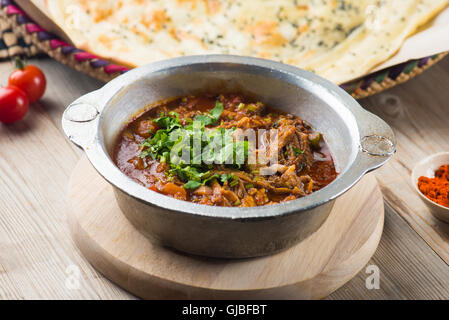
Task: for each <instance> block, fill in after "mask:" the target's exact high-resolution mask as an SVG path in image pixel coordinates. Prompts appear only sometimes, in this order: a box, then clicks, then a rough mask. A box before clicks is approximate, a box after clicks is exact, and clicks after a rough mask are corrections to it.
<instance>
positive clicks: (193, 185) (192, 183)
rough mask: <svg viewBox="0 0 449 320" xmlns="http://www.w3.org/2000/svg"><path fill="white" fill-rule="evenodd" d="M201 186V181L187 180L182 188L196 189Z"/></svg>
mask: <svg viewBox="0 0 449 320" xmlns="http://www.w3.org/2000/svg"><path fill="white" fill-rule="evenodd" d="M199 186H201V182H198V181H193V180H189V181H188V182H187V183H185V184H184V189H196V188H198V187H199Z"/></svg>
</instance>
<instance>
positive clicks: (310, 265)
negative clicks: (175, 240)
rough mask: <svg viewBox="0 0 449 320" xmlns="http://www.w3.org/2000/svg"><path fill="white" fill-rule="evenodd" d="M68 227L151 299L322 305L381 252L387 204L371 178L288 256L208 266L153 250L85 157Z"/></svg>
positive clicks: (107, 269)
mask: <svg viewBox="0 0 449 320" xmlns="http://www.w3.org/2000/svg"><path fill="white" fill-rule="evenodd" d="M67 202H68V210H67V214H68V221H69V225H70V227H71V230H72V235H73V238H74V240H75V242H76V244H77V245H78V248H79V249H80V250H81V252H82V253H83V254H84V256H85V257H86V258H87V259H88V260H89V261H90V262H91V263H92V264H93V265H94V266H95V267H96V268H97V269H98V270H99V271H100V272H101V273H102V274H104V275H106V276H107V277H108V278H109V279H111V280H113V281H114V282H115V283H118V284H120V286H122V287H123V288H125V289H127V290H128V291H130V292H132V293H134V294H136V295H138V296H139V297H142V298H146V299H155V298H165V299H210V298H214V299H317V298H322V297H325V296H327V295H329V293H331V292H333V291H334V290H335V289H337V288H339V287H340V286H342V285H343V284H344V283H346V282H347V281H348V280H350V279H351V278H352V277H354V276H355V275H356V274H357V273H358V272H359V271H360V270H361V269H362V268H363V267H364V266H365V264H366V263H367V262H368V261H369V259H370V258H371V256H372V255H373V254H374V252H375V251H376V248H377V245H378V243H379V240H380V237H381V234H382V229H383V224H384V203H383V199H382V194H381V192H380V189H379V186H378V184H377V182H376V179H375V177H374V176H373V175H367V176H366V177H364V178H363V179H362V181H360V182H359V183H358V184H357V185H356V186H355V187H354V188H352V189H351V190H350V191H348V192H347V193H346V194H344V195H343V196H342V197H340V198H339V199H338V200H337V201H336V203H335V205H334V207H333V209H332V212H331V213H330V215H329V217H328V219H327V220H326V222H325V223H324V224H323V225H322V226H321V227H320V229H319V230H318V231H317V232H315V233H314V234H313V235H311V236H310V237H308V238H307V239H305V240H303V241H301V242H300V243H298V244H297V245H295V246H293V247H292V248H289V249H288V250H285V251H283V252H280V253H277V254H274V255H270V256H265V257H260V258H253V259H236V260H231V259H207V258H201V257H195V256H192V255H186V254H182V253H179V252H176V251H174V250H170V249H166V248H163V247H160V246H155V245H152V244H151V242H150V241H149V240H148V239H146V238H145V237H144V236H143V235H142V234H140V233H139V232H138V231H137V230H136V229H135V228H134V227H133V226H132V225H131V223H130V222H129V221H128V220H127V219H126V218H125V216H124V215H123V214H122V212H121V210H120V208H119V206H118V204H117V202H116V200H115V196H114V192H113V189H112V186H111V185H110V184H109V183H108V182H107V181H105V180H104V179H103V177H101V176H100V175H99V174H98V172H97V171H96V170H95V169H94V168H93V167H92V165H91V164H90V162H89V160H87V158H86V157H85V156H84V157H82V158H81V160H80V161H79V162H78V164H77V165H76V167H75V169H74V170H73V173H72V176H71V178H70V182H69V189H68V195H67Z"/></svg>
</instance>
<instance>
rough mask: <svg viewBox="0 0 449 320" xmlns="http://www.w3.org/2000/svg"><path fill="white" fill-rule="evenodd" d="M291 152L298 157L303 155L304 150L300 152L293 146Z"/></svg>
mask: <svg viewBox="0 0 449 320" xmlns="http://www.w3.org/2000/svg"><path fill="white" fill-rule="evenodd" d="M292 150H293V151H294V152H295V156H299V155H300V154H303V153H304V150H301V149H299V148H296V147H293V146H292Z"/></svg>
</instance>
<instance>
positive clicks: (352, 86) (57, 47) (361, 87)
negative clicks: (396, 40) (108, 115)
mask: <svg viewBox="0 0 449 320" xmlns="http://www.w3.org/2000/svg"><path fill="white" fill-rule="evenodd" d="M0 1H1V2H0V32H1V33H0V35H1V37H0V59H2V58H9V57H11V56H14V55H25V56H32V55H36V54H39V53H46V54H48V55H49V56H51V57H53V58H54V59H56V60H58V61H60V62H62V63H64V64H66V65H68V66H70V67H72V68H74V69H76V70H79V71H81V72H84V73H87V74H89V75H90V76H92V77H94V78H97V79H100V80H103V81H109V80H111V79H113V78H115V77H117V76H119V75H120V74H122V73H123V72H126V71H128V70H129V69H128V68H127V67H125V66H121V65H117V64H114V63H113V62H111V61H107V60H104V59H102V58H100V57H98V56H96V55H94V54H92V53H89V52H86V51H83V50H81V49H79V48H76V47H74V46H72V45H70V44H68V43H66V42H64V41H62V40H60V39H59V38H58V37H57V36H55V35H53V34H51V33H49V32H47V31H46V30H44V29H43V28H42V27H40V26H39V25H37V24H36V23H34V22H33V21H32V20H31V19H30V18H29V17H28V16H27V15H26V14H25V13H24V12H23V11H22V10H21V9H20V8H19V7H18V6H17V5H16V4H15V3H14V1H13V0H0ZM446 55H447V52H444V53H441V54H437V55H434V56H431V57H425V58H422V59H417V60H411V61H407V62H405V63H402V64H399V65H396V66H393V67H391V68H388V69H385V70H381V71H378V72H375V73H373V74H369V75H367V76H364V77H363V78H360V79H357V80H353V81H350V82H348V83H345V84H343V85H341V87H342V88H343V89H345V90H346V91H347V92H348V93H350V94H351V95H352V96H353V97H354V98H356V99H360V98H364V97H367V96H370V95H373V94H375V93H378V92H381V91H384V90H386V89H389V88H391V87H394V86H396V85H398V84H400V83H403V82H405V81H408V80H410V79H411V78H413V77H415V76H417V75H418V74H420V73H422V72H423V71H424V70H426V69H428V68H429V67H431V66H432V65H434V64H435V63H437V62H438V61H440V60H441V59H443V58H444V57H445V56H446Z"/></svg>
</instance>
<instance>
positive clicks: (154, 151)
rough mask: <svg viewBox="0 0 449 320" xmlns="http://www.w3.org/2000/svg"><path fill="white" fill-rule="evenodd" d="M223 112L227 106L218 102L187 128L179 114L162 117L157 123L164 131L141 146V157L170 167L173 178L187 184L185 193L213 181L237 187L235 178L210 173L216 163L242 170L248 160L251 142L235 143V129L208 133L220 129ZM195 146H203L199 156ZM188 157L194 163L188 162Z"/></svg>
mask: <svg viewBox="0 0 449 320" xmlns="http://www.w3.org/2000/svg"><path fill="white" fill-rule="evenodd" d="M222 112H223V104H222V103H220V102H219V101H217V102H216V104H215V107H214V108H213V109H212V110H210V112H209V113H207V114H201V115H198V116H196V117H195V119H194V120H195V122H193V123H191V122H188V124H187V125H186V126H184V127H183V126H182V125H181V123H180V121H179V115H178V114H177V113H175V112H170V113H169V114H168V115H165V114H164V113H161V115H160V117H159V118H157V119H155V120H153V121H154V122H155V123H156V124H157V125H158V126H159V127H160V128H161V129H159V130H157V131H156V132H155V133H154V135H153V136H152V137H150V138H148V139H146V140H145V141H144V142H143V143H142V144H141V145H140V146H141V147H142V151H141V153H140V157H141V158H146V157H151V158H152V159H153V160H158V161H160V162H164V163H167V164H169V165H170V170H169V175H170V176H171V177H173V176H174V175H176V176H177V177H178V178H179V180H181V181H183V182H185V184H184V188H185V189H196V188H198V187H200V186H201V185H205V184H206V183H208V182H209V181H211V180H213V179H220V181H221V182H222V183H224V182H225V181H228V180H229V181H228V183H229V185H230V186H235V185H237V184H238V179H237V178H236V177H235V176H233V175H232V174H230V175H225V176H226V177H224V175H222V176H219V175H218V174H214V175H211V172H210V169H211V167H212V163H220V164H224V165H226V166H228V167H234V168H241V166H242V164H243V163H245V161H246V160H247V159H248V149H249V146H248V141H234V140H233V138H232V133H234V131H235V128H232V129H224V128H216V129H207V130H206V129H205V127H206V126H209V125H214V126H215V125H217V123H218V120H219V118H220V116H221V114H222ZM198 124H199V125H198ZM195 143H197V144H200V146H201V150H199V151H200V152H199V154H195ZM185 156H187V157H188V158H187V159H189V160H190V161H186V160H185V159H186V158H185ZM189 156H190V157H189ZM183 159H184V160H183Z"/></svg>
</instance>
